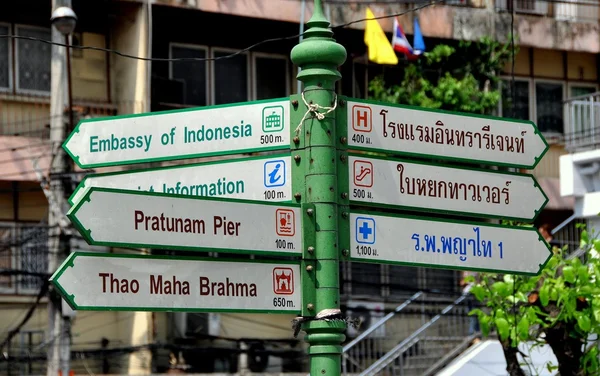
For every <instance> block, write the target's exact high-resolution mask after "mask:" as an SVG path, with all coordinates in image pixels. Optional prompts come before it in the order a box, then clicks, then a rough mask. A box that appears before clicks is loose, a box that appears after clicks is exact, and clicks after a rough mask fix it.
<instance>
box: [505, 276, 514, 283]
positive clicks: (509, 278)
mask: <svg viewBox="0 0 600 376" xmlns="http://www.w3.org/2000/svg"><path fill="white" fill-rule="evenodd" d="M503 279H504V282H506V283H509V284H512V283H513V281H514V278H513V276H512V275H510V274H505V275H504V278H503Z"/></svg>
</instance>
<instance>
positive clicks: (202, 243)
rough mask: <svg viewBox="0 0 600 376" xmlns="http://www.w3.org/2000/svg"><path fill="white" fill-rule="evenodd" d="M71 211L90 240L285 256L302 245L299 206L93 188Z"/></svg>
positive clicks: (71, 218) (126, 245) (81, 231)
mask: <svg viewBox="0 0 600 376" xmlns="http://www.w3.org/2000/svg"><path fill="white" fill-rule="evenodd" d="M67 216H68V217H69V219H70V220H71V221H72V222H73V223H74V225H75V227H76V228H77V230H78V231H79V232H80V233H81V234H82V236H84V237H85V238H86V240H87V242H88V243H89V244H92V245H105V246H116V247H149V248H167V249H178V250H188V251H194V250H198V251H202V250H211V251H213V250H223V251H229V252H233V253H238V252H240V253H255V254H257V253H269V254H284V255H288V254H293V253H300V252H301V250H302V249H301V231H300V221H301V218H300V208H299V207H298V205H291V204H280V203H268V204H267V203H257V202H255V201H241V200H233V199H215V198H210V199H209V198H204V197H177V196H171V195H168V194H163V193H151V192H135V191H123V190H118V189H109V188H97V187H92V188H88V189H87V190H86V193H85V195H84V196H83V197H82V198H81V200H80V201H79V202H78V203H77V204H76V205H75V206H73V207H72V208H71V210H69V212H68V213H67Z"/></svg>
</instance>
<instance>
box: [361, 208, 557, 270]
mask: <svg viewBox="0 0 600 376" xmlns="http://www.w3.org/2000/svg"><path fill="white" fill-rule="evenodd" d="M350 245H351V248H352V249H351V252H350V257H351V258H352V261H361V262H377V263H387V264H403V265H409V266H422V267H440V268H447V269H459V270H474V271H485V272H494V273H511V274H525V275H538V274H539V273H540V272H541V270H542V268H543V266H544V265H545V264H546V262H547V261H548V260H549V259H550V257H551V256H552V253H551V252H550V248H549V246H548V244H547V243H546V242H545V241H544V239H542V237H541V236H540V234H539V233H538V232H537V230H535V229H534V228H532V227H508V226H500V225H493V224H483V223H469V222H458V221H450V220H447V221H443V220H426V219H421V218H416V217H408V216H406V217H403V216H395V217H393V216H382V215H371V214H366V213H365V214H363V213H351V215H350Z"/></svg>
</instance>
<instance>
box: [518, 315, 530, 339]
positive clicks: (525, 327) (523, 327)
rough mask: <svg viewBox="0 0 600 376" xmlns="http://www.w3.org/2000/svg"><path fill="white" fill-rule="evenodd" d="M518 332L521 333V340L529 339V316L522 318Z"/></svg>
mask: <svg viewBox="0 0 600 376" xmlns="http://www.w3.org/2000/svg"><path fill="white" fill-rule="evenodd" d="M517 332H518V333H519V338H520V339H522V340H526V339H527V338H529V318H527V316H523V317H521V320H519V324H518V325H517Z"/></svg>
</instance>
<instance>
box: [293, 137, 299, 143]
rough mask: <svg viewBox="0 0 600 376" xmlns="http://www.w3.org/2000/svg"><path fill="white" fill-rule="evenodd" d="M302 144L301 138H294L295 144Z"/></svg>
mask: <svg viewBox="0 0 600 376" xmlns="http://www.w3.org/2000/svg"><path fill="white" fill-rule="evenodd" d="M299 143H300V137H298V136H296V137H294V144H299Z"/></svg>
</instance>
